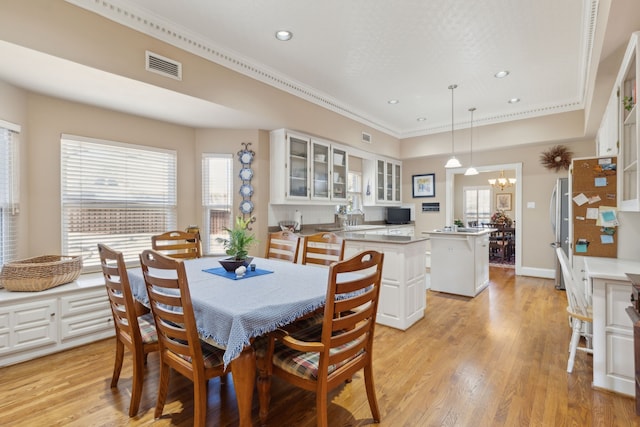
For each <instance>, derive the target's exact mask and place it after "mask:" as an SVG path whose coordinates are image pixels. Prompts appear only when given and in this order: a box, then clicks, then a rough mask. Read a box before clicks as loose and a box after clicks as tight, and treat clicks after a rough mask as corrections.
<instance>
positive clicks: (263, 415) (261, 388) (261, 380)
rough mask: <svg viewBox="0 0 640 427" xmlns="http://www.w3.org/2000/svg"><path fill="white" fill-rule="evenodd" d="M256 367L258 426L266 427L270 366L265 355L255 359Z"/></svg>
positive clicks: (269, 397)
mask: <svg viewBox="0 0 640 427" xmlns="http://www.w3.org/2000/svg"><path fill="white" fill-rule="evenodd" d="M256 362H257V366H258V397H259V400H260V413H259V415H260V425H263V426H266V425H267V417H268V416H269V402H270V400H271V369H270V368H271V365H270V362H271V361H270V360H267V357H265V355H262V356H258V357H257V360H256Z"/></svg>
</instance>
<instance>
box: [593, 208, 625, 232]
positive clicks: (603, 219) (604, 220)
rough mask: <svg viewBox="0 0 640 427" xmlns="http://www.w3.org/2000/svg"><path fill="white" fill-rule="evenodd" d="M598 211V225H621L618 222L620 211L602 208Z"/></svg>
mask: <svg viewBox="0 0 640 427" xmlns="http://www.w3.org/2000/svg"><path fill="white" fill-rule="evenodd" d="M598 209H599V212H600V214H599V215H598V220H597V221H596V225H598V226H602V227H617V226H618V225H620V223H619V222H618V210H617V209H616V208H615V207H613V206H600V207H599V208H598Z"/></svg>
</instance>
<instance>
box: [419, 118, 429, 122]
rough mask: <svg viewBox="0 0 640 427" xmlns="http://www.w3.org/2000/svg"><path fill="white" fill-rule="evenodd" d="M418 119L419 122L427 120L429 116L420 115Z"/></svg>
mask: <svg viewBox="0 0 640 427" xmlns="http://www.w3.org/2000/svg"><path fill="white" fill-rule="evenodd" d="M416 120H417V121H419V122H424V121H425V120H427V118H426V117H418V118H417V119H416Z"/></svg>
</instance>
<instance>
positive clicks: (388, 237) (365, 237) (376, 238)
mask: <svg viewBox="0 0 640 427" xmlns="http://www.w3.org/2000/svg"><path fill="white" fill-rule="evenodd" d="M337 234H338V235H340V236H342V237H344V238H345V240H359V241H367V242H381V243H399V244H408V243H413V242H421V241H424V240H429V238H428V237H420V236H403V235H399V234H366V233H358V232H354V231H344V232H341V233H337Z"/></svg>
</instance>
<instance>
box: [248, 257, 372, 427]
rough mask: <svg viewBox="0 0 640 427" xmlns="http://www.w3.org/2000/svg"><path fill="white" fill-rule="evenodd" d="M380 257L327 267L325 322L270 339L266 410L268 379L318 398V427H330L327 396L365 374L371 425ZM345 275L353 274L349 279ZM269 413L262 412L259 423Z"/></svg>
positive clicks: (261, 381)
mask: <svg viewBox="0 0 640 427" xmlns="http://www.w3.org/2000/svg"><path fill="white" fill-rule="evenodd" d="M383 260H384V254H383V253H380V252H376V251H364V252H361V253H359V254H356V255H355V256H353V257H352V258H349V259H347V260H344V261H340V262H337V263H335V264H332V265H331V266H330V267H329V279H328V287H327V299H326V301H327V303H326V306H325V309H324V322H323V323H321V324H318V325H313V326H311V327H309V328H307V329H305V330H300V331H296V332H287V331H285V330H283V329H278V330H276V331H274V332H273V333H271V334H270V336H269V342H268V345H267V349H266V354H265V356H264V357H265V359H266V360H265V364H266V371H267V372H266V378H264V373H260V374H261V375H263V377H262V378H260V379H259V381H258V384H262V385H263V389H261V390H260V392H261V394H262V396H261V398H262V399H263V400H262V401H261V403H263V404H264V406H265V407H268V402H269V400H270V397H269V388H270V387H269V384H270V381H271V376H272V375H276V376H277V377H279V378H281V379H284V380H285V381H287V382H289V383H291V384H292V385H294V386H297V387H301V388H303V389H305V390H309V391H314V392H315V393H316V414H317V415H316V416H317V425H318V426H321V427H326V426H327V425H328V415H327V400H328V398H327V394H328V392H329V391H330V390H332V389H334V388H335V387H337V386H339V385H340V384H342V383H345V382H349V381H350V379H351V378H352V376H353V375H354V374H355V373H356V372H358V371H359V370H361V369H363V370H364V381H365V389H366V392H367V398H368V401H369V408H370V409H371V413H372V415H373V419H374V421H375V422H379V421H380V411H379V409H378V402H377V399H376V393H375V387H374V383H373V366H372V363H373V359H372V353H373V336H374V329H375V324H376V312H377V307H378V299H379V296H380V283H381V280H382V264H383ZM345 273H357V274H355V275H349V274H345ZM267 412H268V411H266V410H265V411H264V413H263V411H261V414H260V415H261V417H264V419H262V420H261V421H262V422H265V421H266V418H267V415H268V414H267Z"/></svg>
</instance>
